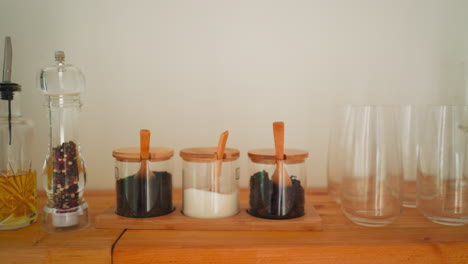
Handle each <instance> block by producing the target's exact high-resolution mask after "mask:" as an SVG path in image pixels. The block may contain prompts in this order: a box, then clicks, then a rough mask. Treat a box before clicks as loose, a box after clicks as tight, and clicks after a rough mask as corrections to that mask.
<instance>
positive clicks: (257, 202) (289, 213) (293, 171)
mask: <svg viewBox="0 0 468 264" xmlns="http://www.w3.org/2000/svg"><path fill="white" fill-rule="evenodd" d="M284 154H285V158H284V164H285V166H284V167H285V169H286V172H287V174H288V175H289V178H290V179H291V185H290V186H284V187H283V188H281V187H279V186H278V185H276V184H274V183H273V181H272V176H273V174H274V173H275V170H276V155H275V150H274V149H255V150H251V151H249V152H248V156H249V159H250V160H249V175H251V176H250V197H249V205H250V208H249V209H248V213H249V214H251V215H252V216H255V217H260V218H267V219H290V218H296V217H300V216H303V215H304V203H305V191H304V190H305V188H306V186H307V184H306V180H307V165H306V159H307V157H308V156H309V153H308V152H307V151H304V150H297V149H285V150H284ZM280 204H282V205H284V208H285V210H280V209H279V206H278V205H280Z"/></svg>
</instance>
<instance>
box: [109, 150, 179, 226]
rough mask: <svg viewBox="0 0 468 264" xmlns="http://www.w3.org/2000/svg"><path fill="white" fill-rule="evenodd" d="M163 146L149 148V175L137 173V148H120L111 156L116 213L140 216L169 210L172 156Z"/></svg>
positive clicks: (172, 208)
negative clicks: (113, 162) (112, 159)
mask: <svg viewBox="0 0 468 264" xmlns="http://www.w3.org/2000/svg"><path fill="white" fill-rule="evenodd" d="M173 154H174V151H173V150H172V149H170V148H165V147H153V148H150V159H149V169H150V171H152V172H153V174H152V175H150V176H148V175H145V176H141V175H138V171H139V170H140V167H141V159H140V148H139V147H133V148H120V149H116V150H114V151H113V152H112V156H113V157H114V158H115V189H116V210H115V213H116V214H118V215H120V216H125V217H133V218H144V217H155V216H161V215H165V214H169V213H171V212H172V211H174V209H175V208H174V206H173V205H172V170H173V162H172V156H173Z"/></svg>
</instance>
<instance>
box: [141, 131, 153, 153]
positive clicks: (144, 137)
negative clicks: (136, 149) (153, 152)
mask: <svg viewBox="0 0 468 264" xmlns="http://www.w3.org/2000/svg"><path fill="white" fill-rule="evenodd" d="M150 136H151V132H150V131H149V130H148V129H141V130H140V158H141V159H142V160H148V159H149V158H150V152H149V148H150Z"/></svg>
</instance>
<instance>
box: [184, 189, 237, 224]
mask: <svg viewBox="0 0 468 264" xmlns="http://www.w3.org/2000/svg"><path fill="white" fill-rule="evenodd" d="M182 211H183V213H184V215H186V216H190V217H195V218H222V217H228V216H232V215H235V214H237V213H238V212H239V201H238V193H237V191H235V192H233V193H230V194H224V193H217V192H210V191H205V190H199V189H195V188H188V189H185V190H184V201H183V210H182Z"/></svg>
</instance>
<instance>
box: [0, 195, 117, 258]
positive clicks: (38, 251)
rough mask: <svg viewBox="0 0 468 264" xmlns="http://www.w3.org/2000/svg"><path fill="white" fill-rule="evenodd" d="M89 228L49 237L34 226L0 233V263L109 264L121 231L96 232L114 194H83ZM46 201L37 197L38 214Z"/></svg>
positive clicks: (36, 224) (100, 230) (112, 201)
mask: <svg viewBox="0 0 468 264" xmlns="http://www.w3.org/2000/svg"><path fill="white" fill-rule="evenodd" d="M85 199H86V201H87V202H88V204H89V212H90V220H91V224H90V226H89V227H88V228H86V229H84V230H80V231H77V232H68V233H57V234H49V233H44V232H42V231H41V224H40V221H41V217H40V216H39V217H38V220H37V222H36V223H34V224H32V225H30V226H27V227H24V228H21V229H15V230H2V231H0V263H1V264H6V263H67V264H73V263H80V264H83V263H100V264H101V263H112V247H113V245H114V243H115V242H116V241H117V239H118V238H119V236H120V235H121V234H122V233H123V230H119V229H96V228H95V227H94V222H95V221H94V220H95V217H96V215H97V214H98V213H100V212H102V211H103V210H104V209H105V208H108V207H109V206H110V205H112V204H113V203H114V202H115V200H114V191H90V192H85ZM45 201H46V198H45V195H44V193H40V195H39V202H38V211H39V212H41V211H42V207H43V206H44V204H45Z"/></svg>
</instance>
